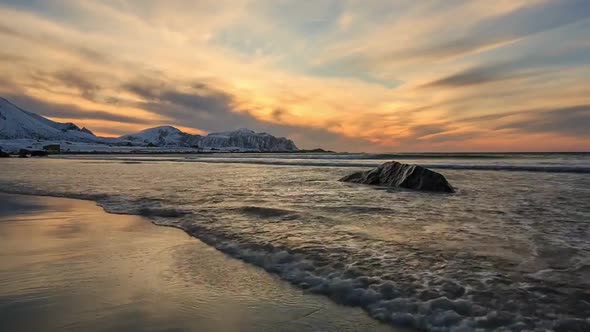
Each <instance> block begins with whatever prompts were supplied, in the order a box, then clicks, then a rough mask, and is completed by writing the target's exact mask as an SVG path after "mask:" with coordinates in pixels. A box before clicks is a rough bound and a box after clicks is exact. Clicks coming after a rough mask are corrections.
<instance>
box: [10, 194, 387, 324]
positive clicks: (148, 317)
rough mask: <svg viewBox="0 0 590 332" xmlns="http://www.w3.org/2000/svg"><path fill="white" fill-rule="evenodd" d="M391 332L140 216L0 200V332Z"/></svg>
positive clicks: (53, 201)
mask: <svg viewBox="0 0 590 332" xmlns="http://www.w3.org/2000/svg"><path fill="white" fill-rule="evenodd" d="M65 330H67V331H88V332H92V331H229V332H231V331H392V329H391V328H389V327H388V326H385V325H383V324H380V323H379V322H377V321H374V320H372V319H371V318H369V317H368V316H367V315H366V314H365V313H364V312H363V311H361V310H360V309H354V308H348V307H342V306H339V305H336V304H334V303H332V302H330V301H329V300H328V299H325V298H323V297H320V296H315V295H311V294H305V293H304V292H302V291H301V290H298V289H296V288H293V287H292V286H290V285H289V284H287V283H286V282H283V281H281V280H278V279H277V278H275V277H273V276H271V275H269V274H267V273H266V272H264V271H263V270H261V269H258V268H255V267H252V266H249V265H247V264H245V263H243V262H241V261H238V260H235V259H232V258H229V257H227V256H225V255H224V254H222V253H220V252H218V251H216V250H214V249H212V248H211V247H209V246H207V245H205V244H203V243H202V242H200V241H199V240H196V239H194V238H191V237H189V236H188V235H186V234H185V233H184V232H182V231H180V230H177V229H173V228H166V227H158V226H155V225H153V224H151V223H150V222H149V220H147V219H145V218H142V217H139V216H122V215H112V214H107V213H105V212H104V211H103V210H102V209H101V208H100V207H98V206H96V205H95V204H94V203H93V202H87V201H80V200H72V199H63V198H50V197H37V196H20V195H6V194H0V331H21V332H27V331H65Z"/></svg>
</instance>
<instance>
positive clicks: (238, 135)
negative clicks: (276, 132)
mask: <svg viewBox="0 0 590 332" xmlns="http://www.w3.org/2000/svg"><path fill="white" fill-rule="evenodd" d="M200 144H201V145H202V146H211V147H235V148H240V149H251V150H258V151H297V150H298V149H297V146H296V145H295V143H293V141H291V140H290V139H287V138H284V137H275V136H272V135H270V134H267V133H257V132H254V131H253V130H250V129H245V128H241V129H238V130H236V131H228V132H221V133H211V134H209V135H207V136H205V137H203V138H202V139H201V142H200Z"/></svg>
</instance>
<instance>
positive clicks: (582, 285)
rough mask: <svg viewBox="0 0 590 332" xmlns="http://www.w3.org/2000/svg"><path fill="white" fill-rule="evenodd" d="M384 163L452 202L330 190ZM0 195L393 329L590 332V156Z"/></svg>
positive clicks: (266, 165)
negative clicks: (78, 214) (199, 248)
mask: <svg viewBox="0 0 590 332" xmlns="http://www.w3.org/2000/svg"><path fill="white" fill-rule="evenodd" d="M392 159H395V160H399V161H402V162H407V163H418V164H422V165H428V166H430V167H432V168H434V169H436V170H438V171H439V172H441V173H442V174H444V175H445V176H446V177H447V179H448V180H449V182H450V183H451V184H452V185H453V186H455V187H456V188H457V189H458V191H457V193H456V194H435V193H422V192H415V191H409V190H396V189H388V188H379V187H372V186H364V185H357V184H348V183H342V182H338V181H337V180H338V179H339V178H340V177H342V176H344V175H346V174H349V173H351V172H353V171H356V170H362V169H366V168H367V167H370V166H373V165H378V164H380V163H382V162H384V161H386V160H392ZM0 191H4V192H9V193H21V194H36V195H50V196H64V197H72V198H83V199H90V200H95V201H97V202H98V203H99V204H100V205H102V206H103V207H104V208H105V210H107V211H109V212H112V213H123V214H139V215H145V216H148V217H150V218H151V219H152V220H153V221H154V223H156V224H160V225H166V226H174V227H178V228H181V229H184V230H185V231H187V232H188V233H189V234H191V235H194V236H195V237H198V238H199V239H201V240H202V241H204V242H205V243H207V244H209V245H211V246H213V247H215V248H217V249H219V250H221V251H223V252H225V253H227V254H229V255H231V256H234V257H236V258H239V259H242V260H244V261H246V262H248V263H251V264H254V265H257V266H260V267H262V268H264V269H265V270H267V271H268V272H270V273H273V274H277V275H278V276H280V277H281V278H282V279H285V280H287V281H289V282H291V283H293V284H295V285H297V286H299V287H301V288H304V289H306V290H307V291H308V292H310V293H315V294H322V295H325V296H328V297H330V298H331V299H333V300H334V301H336V302H338V303H342V304H346V305H351V306H359V307H362V308H363V309H365V310H366V311H367V312H368V313H369V314H370V315H371V316H372V317H374V318H376V319H379V320H382V321H385V322H388V323H390V324H392V325H395V326H406V327H411V328H415V329H420V330H427V331H450V330H456V331H459V330H462V329H464V330H472V329H476V328H481V329H484V330H498V331H505V330H513V331H520V330H534V329H539V330H543V329H549V330H555V331H588V330H590V319H589V317H590V154H427V155H419V154H412V155H361V154H340V155H331V154H319V155H312V154H302V155H297V154H287V155H275V154H239V155H231V154H226V155H180V156H179V155H176V156H174V155H166V156H96V155H89V156H70V157H68V158H49V159H25V160H23V159H7V160H2V161H0Z"/></svg>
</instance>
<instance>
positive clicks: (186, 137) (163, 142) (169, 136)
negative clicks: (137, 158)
mask: <svg viewBox="0 0 590 332" xmlns="http://www.w3.org/2000/svg"><path fill="white" fill-rule="evenodd" d="M200 137H201V136H199V135H191V134H187V133H184V132H182V131H180V129H178V128H174V127H172V126H161V127H155V128H149V129H145V130H142V131H140V132H138V133H135V134H129V135H124V136H121V137H119V139H121V140H127V141H131V142H133V143H137V144H140V145H155V146H183V147H197V146H198V144H199V142H198V140H199V138H200Z"/></svg>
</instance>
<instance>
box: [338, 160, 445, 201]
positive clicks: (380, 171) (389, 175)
mask: <svg viewBox="0 0 590 332" xmlns="http://www.w3.org/2000/svg"><path fill="white" fill-rule="evenodd" d="M340 181H343V182H352V183H362V184H370V185H378V186H388V187H399V188H407V189H415V190H423V191H436V192H447V193H453V192H455V189H454V188H453V186H451V185H450V184H449V183H448V182H447V179H446V178H445V177H444V176H443V175H442V174H440V173H437V172H434V171H431V170H429V169H427V168H424V167H422V166H419V165H408V164H402V163H399V162H397V161H390V162H387V163H384V164H382V165H380V166H379V167H377V168H375V169H372V170H369V171H364V172H356V173H353V174H350V175H347V176H345V177H343V178H341V179H340Z"/></svg>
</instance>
